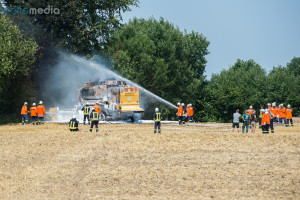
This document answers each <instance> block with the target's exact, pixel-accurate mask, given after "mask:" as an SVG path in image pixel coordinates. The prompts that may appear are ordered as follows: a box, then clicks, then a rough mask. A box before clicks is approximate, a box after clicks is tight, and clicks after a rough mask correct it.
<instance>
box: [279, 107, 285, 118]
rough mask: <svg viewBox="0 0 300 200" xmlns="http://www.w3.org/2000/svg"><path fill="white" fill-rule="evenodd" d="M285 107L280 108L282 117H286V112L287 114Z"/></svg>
mask: <svg viewBox="0 0 300 200" xmlns="http://www.w3.org/2000/svg"><path fill="white" fill-rule="evenodd" d="M285 111H286V109H285V107H282V108H281V109H280V110H279V117H280V118H285V117H286V114H285Z"/></svg>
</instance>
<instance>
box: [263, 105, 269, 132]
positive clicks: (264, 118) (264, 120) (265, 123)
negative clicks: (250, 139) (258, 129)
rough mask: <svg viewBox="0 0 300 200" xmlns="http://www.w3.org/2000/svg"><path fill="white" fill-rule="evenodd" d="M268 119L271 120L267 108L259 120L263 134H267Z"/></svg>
mask: <svg viewBox="0 0 300 200" xmlns="http://www.w3.org/2000/svg"><path fill="white" fill-rule="evenodd" d="M270 120H271V117H270V114H269V112H268V110H267V109H265V110H264V113H263V117H262V120H261V123H262V124H261V125H262V133H263V134H268V133H269V127H270Z"/></svg>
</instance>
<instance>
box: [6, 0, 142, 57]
mask: <svg viewBox="0 0 300 200" xmlns="http://www.w3.org/2000/svg"><path fill="white" fill-rule="evenodd" d="M6 2H7V3H6V5H7V6H9V7H18V6H20V5H22V7H23V8H43V9H44V8H47V7H50V6H51V7H52V10H53V13H54V9H55V8H57V9H59V14H57V13H56V14H34V15H29V16H30V18H31V21H32V22H33V23H34V24H37V25H38V26H41V28H42V30H43V32H46V33H48V34H50V35H51V37H52V39H53V40H54V41H55V42H56V43H57V44H58V45H59V46H60V47H62V48H64V49H66V50H68V51H70V52H71V53H79V54H83V55H87V54H91V52H92V51H94V50H98V51H99V50H101V49H102V47H103V44H104V43H105V42H106V40H107V39H108V37H109V36H110V34H111V33H112V32H113V31H115V30H116V29H118V28H119V27H120V25H121V24H120V21H121V20H122V17H121V14H122V12H126V11H128V10H130V6H137V3H138V0H114V1H103V0H95V1H83V0H49V1H41V0H6ZM51 7H50V8H51Z"/></svg>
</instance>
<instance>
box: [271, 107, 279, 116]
mask: <svg viewBox="0 0 300 200" xmlns="http://www.w3.org/2000/svg"><path fill="white" fill-rule="evenodd" d="M270 110H271V112H272V113H273V115H274V116H275V117H277V115H278V110H277V107H276V106H274V107H271V108H270Z"/></svg>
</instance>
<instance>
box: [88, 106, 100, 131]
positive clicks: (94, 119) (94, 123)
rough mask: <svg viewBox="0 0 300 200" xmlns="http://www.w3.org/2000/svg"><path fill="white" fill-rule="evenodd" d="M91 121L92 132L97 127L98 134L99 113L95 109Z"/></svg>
mask: <svg viewBox="0 0 300 200" xmlns="http://www.w3.org/2000/svg"><path fill="white" fill-rule="evenodd" d="M90 120H91V128H90V132H92V131H93V127H94V126H95V127H96V132H98V123H99V113H98V112H97V111H96V110H95V109H93V110H92V112H91V114H90Z"/></svg>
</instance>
